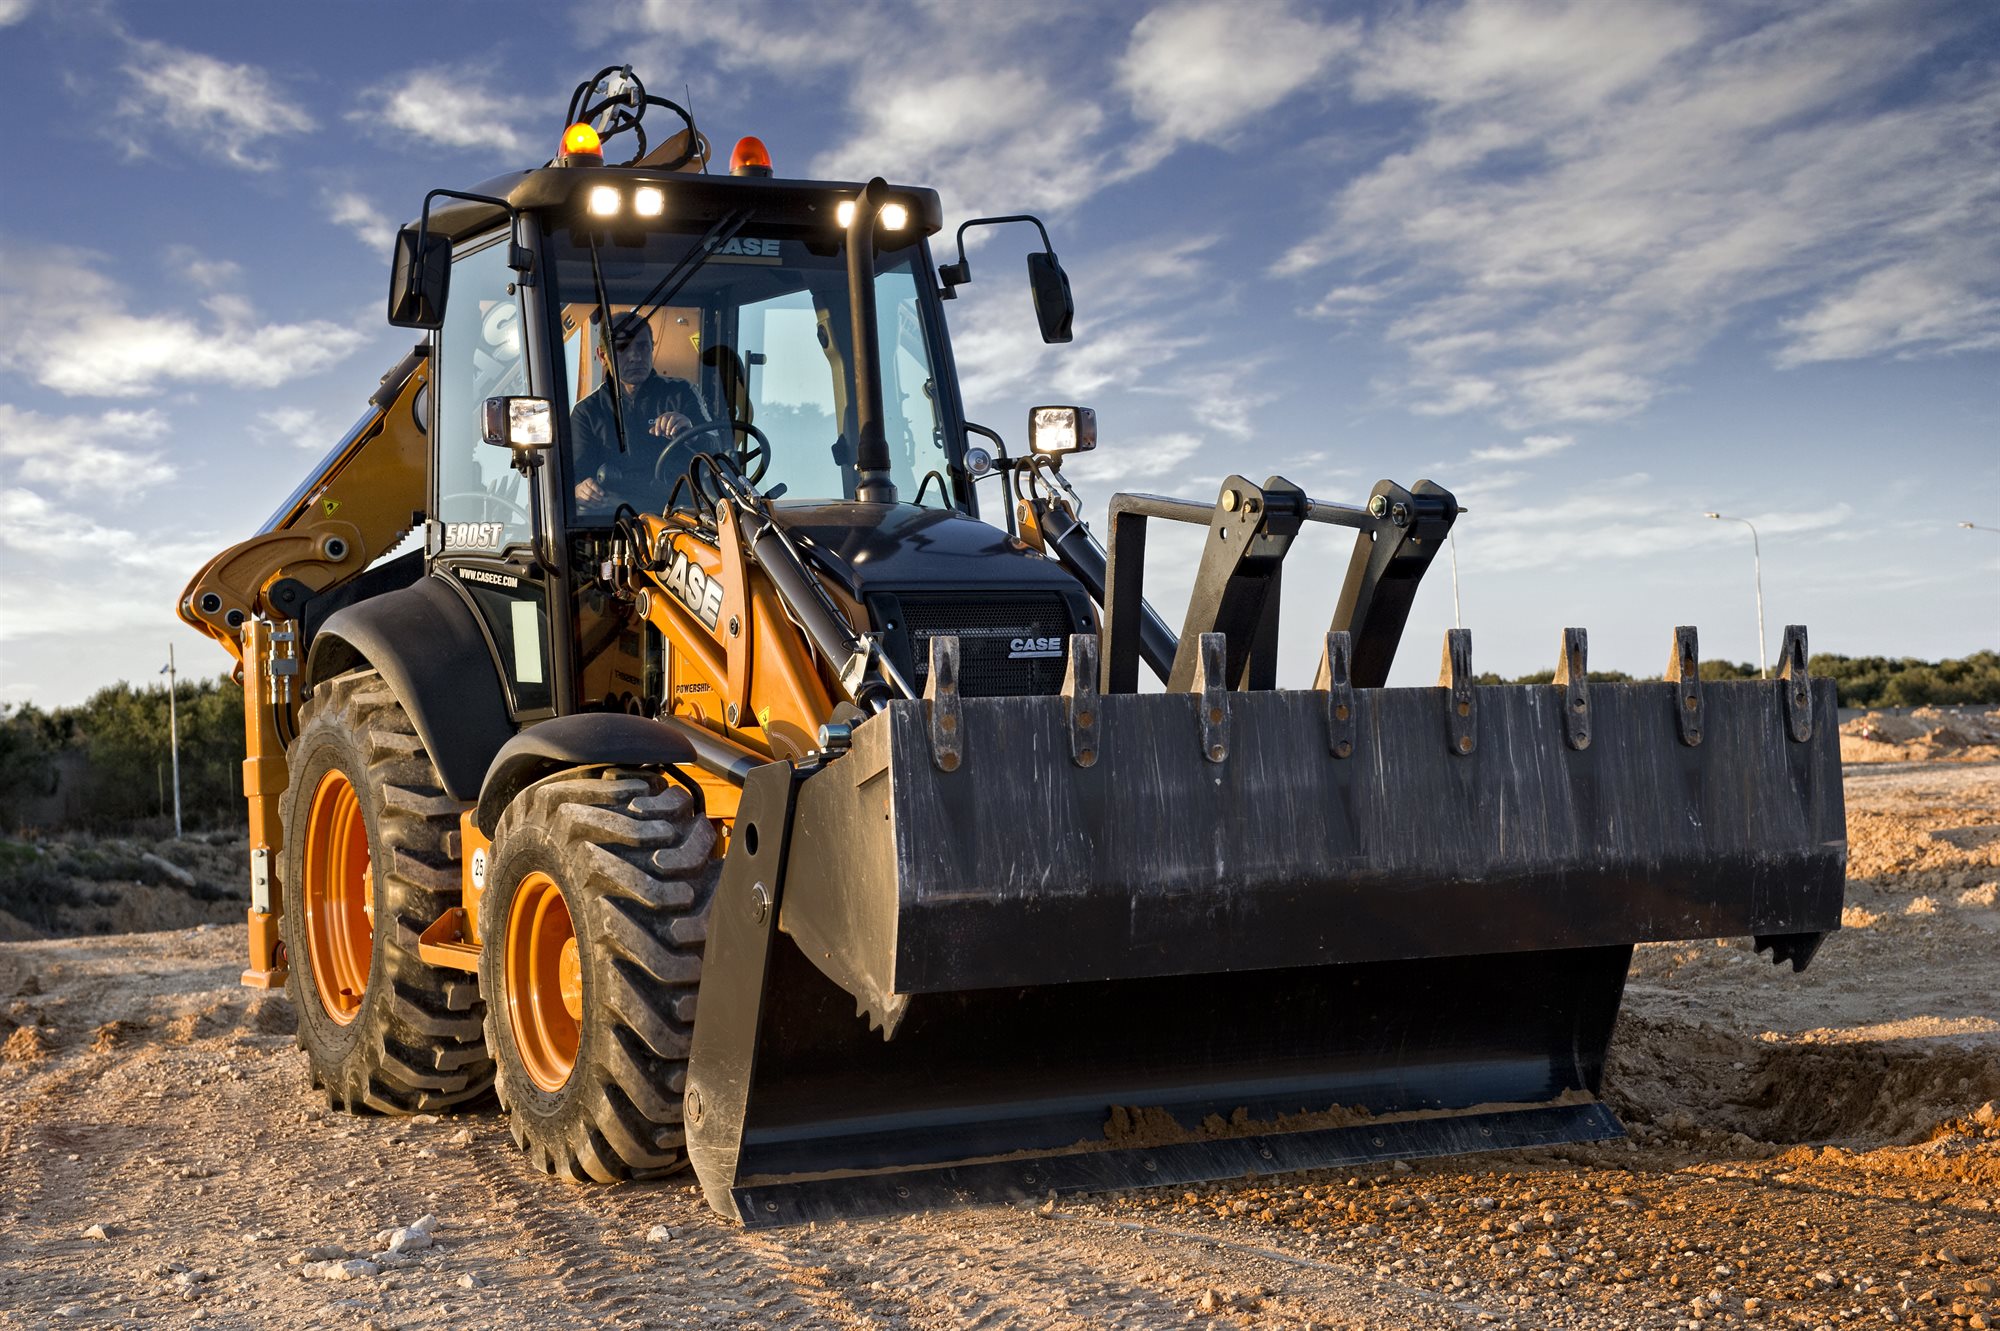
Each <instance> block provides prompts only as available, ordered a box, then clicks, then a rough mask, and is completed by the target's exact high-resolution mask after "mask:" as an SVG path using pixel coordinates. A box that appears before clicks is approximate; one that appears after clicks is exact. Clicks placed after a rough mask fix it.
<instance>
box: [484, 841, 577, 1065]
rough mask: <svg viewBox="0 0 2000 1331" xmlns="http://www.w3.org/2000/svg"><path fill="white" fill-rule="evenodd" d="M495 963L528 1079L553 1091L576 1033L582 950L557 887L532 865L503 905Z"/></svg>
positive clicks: (572, 1058) (572, 1052)
mask: <svg viewBox="0 0 2000 1331" xmlns="http://www.w3.org/2000/svg"><path fill="white" fill-rule="evenodd" d="M501 945H502V947H503V948H504V952H503V953H502V961H501V966H502V970H503V974H504V977H505V982H506V999H507V1022H508V1027H509V1032H510V1033H511V1034H512V1035H513V1037H514V1047H515V1049H517V1050H518V1051H519V1052H520V1055H521V1065H522V1067H523V1068H524V1069H525V1070H526V1071H527V1074H528V1078H529V1080H531V1081H533V1082H534V1083H535V1085H537V1086H539V1087H540V1088H541V1089H543V1090H544V1091H550V1092H554V1091H560V1090H561V1089H562V1088H563V1087H564V1085H566V1084H567V1083H568V1081H569V1077H570V1073H571V1072H573V1071H574V1070H575V1069H576V1053H577V1046H578V1043H579V1042H580V1040H581V1038H582V1034H583V958H582V953H581V951H580V950H579V949H578V947H577V941H576V926H575V923H574V921H573V920H572V919H571V918H570V913H569V902H568V901H567V900H565V899H564V897H563V892H562V888H561V887H560V886H558V885H557V883H556V880H555V879H553V878H551V877H550V876H549V875H548V874H545V873H541V872H539V871H537V872H535V873H531V874H529V875H528V876H527V877H526V878H523V879H522V880H521V885H520V887H519V888H517V889H516V890H515V892H514V900H513V902H512V903H511V904H510V905H509V908H508V911H507V929H506V935H505V937H504V938H503V939H502V940H501Z"/></svg>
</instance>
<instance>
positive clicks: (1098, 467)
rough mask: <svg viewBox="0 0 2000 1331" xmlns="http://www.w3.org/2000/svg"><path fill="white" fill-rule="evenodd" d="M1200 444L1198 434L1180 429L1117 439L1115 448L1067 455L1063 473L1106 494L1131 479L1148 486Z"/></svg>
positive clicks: (1165, 479) (1162, 481)
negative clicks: (1142, 436)
mask: <svg viewBox="0 0 2000 1331" xmlns="http://www.w3.org/2000/svg"><path fill="white" fill-rule="evenodd" d="M1201 445H1202V438H1201V436H1200V435H1197V434H1187V433H1183V432H1181V431H1171V432H1169V433H1167V434H1161V435H1154V436H1152V437H1150V438H1138V439H1120V440H1118V441H1117V447H1116V448H1107V449H1105V450H1104V451H1103V452H1101V453H1100V452H1096V451H1092V452H1089V453H1078V454H1077V455H1076V456H1075V457H1072V458H1070V459H1068V460H1067V461H1065V462H1064V463H1063V475H1064V476H1067V477H1068V478H1069V479H1070V481H1071V482H1072V483H1073V484H1075V485H1077V486H1079V487H1084V486H1095V487H1099V488H1100V489H1101V490H1102V491H1103V492H1105V493H1107V494H1108V493H1109V492H1110V491H1111V490H1112V489H1114V488H1115V487H1117V486H1119V485H1123V484H1125V483H1127V482H1130V481H1139V482H1142V483H1143V484H1144V485H1145V486H1146V487H1147V488H1153V487H1158V486H1164V485H1167V484H1168V483H1169V482H1170V480H1171V478H1172V477H1173V476H1174V475H1175V473H1176V472H1178V471H1179V470H1180V468H1181V466H1182V465H1183V464H1184V463H1186V462H1187V461H1188V460H1189V459H1190V458H1192V457H1193V456H1194V455H1195V453H1196V452H1198V451H1199V450H1200V448H1201Z"/></svg>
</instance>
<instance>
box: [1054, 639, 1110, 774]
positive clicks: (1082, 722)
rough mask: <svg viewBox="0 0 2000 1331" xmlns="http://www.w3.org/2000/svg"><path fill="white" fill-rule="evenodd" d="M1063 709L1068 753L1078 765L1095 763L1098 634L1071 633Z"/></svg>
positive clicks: (1083, 765) (1063, 687)
mask: <svg viewBox="0 0 2000 1331" xmlns="http://www.w3.org/2000/svg"><path fill="white" fill-rule="evenodd" d="M1062 698H1063V708H1064V711H1065V713H1066V715H1067V719H1068V721H1069V756H1070V758H1071V760H1072V761H1074V762H1075V763H1076V765H1077V766H1078V767H1093V766H1095V765H1096V764H1097V748H1098V742H1097V736H1098V726H1099V725H1100V724H1101V722H1100V720H1099V710H1100V709H1099V707H1098V695H1097V635H1096V634H1094V633H1072V634H1070V637H1069V668H1068V669H1067V670H1065V671H1064V672H1063V683H1062Z"/></svg>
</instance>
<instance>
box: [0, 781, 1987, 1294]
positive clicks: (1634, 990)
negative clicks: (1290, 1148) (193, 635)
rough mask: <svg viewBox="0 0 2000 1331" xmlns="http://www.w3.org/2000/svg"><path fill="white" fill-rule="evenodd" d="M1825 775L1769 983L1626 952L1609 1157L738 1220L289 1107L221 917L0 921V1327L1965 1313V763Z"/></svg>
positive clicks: (1977, 790)
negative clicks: (1799, 912)
mask: <svg viewBox="0 0 2000 1331" xmlns="http://www.w3.org/2000/svg"><path fill="white" fill-rule="evenodd" d="M1847 798H1848V810H1849V835H1850V841H1851V846H1852V860H1851V865H1850V874H1851V880H1852V881H1851V882H1850V884H1849V903H1850V905H1849V910H1848V913H1847V920H1846V924H1847V927H1846V928H1845V929H1844V930H1843V931H1841V932H1840V933H1838V934H1836V935H1834V936H1833V937H1832V938H1830V939H1829V940H1828V941H1827V943H1826V945H1825V947H1824V948H1823V949H1822V950H1821V952H1820V955H1819V957H1818V958H1817V959H1816V960H1815V961H1814V963H1813V965H1812V967H1811V969H1810V970H1808V971H1807V972H1806V973H1805V974H1803V975H1796V976H1795V975H1792V974H1790V973H1789V971H1786V972H1775V971H1774V970H1773V968H1772V967H1771V965H1770V964H1769V962H1768V961H1766V960H1765V959H1763V958H1760V957H1757V956H1755V955H1754V954H1752V953H1751V952H1750V951H1749V949H1748V947H1747V944H1745V943H1743V942H1738V941H1728V942H1722V943H1717V942H1712V941H1711V942H1705V943H1694V944H1686V945H1676V946H1654V947H1647V948H1643V949H1641V951H1640V954H1639V956H1638V958H1637V960H1636V962H1635V964H1634V968H1633V974H1632V979H1631V983H1630V987H1629V990H1628V994H1627V998H1626V1003H1625V1009H1624V1013H1623V1016H1622V1018H1621V1021H1620V1026H1619V1032H1618V1038H1617V1041H1616V1044H1615V1046H1614V1050H1613V1062H1612V1067H1611V1070H1610V1074H1609V1077H1608V1081H1607V1099H1609V1100H1610V1101H1611V1103H1612V1104H1613V1106H1614V1107H1615V1108H1616V1109H1617V1111H1618V1113H1619V1114H1620V1116H1621V1117H1622V1118H1623V1119H1624V1120H1625V1122H1626V1124H1627V1125H1628V1127H1629V1128H1630V1130H1631V1136H1630V1139H1629V1140H1627V1141H1625V1142H1621V1143H1614V1144H1610V1145H1605V1146H1596V1147H1588V1148H1562V1149H1555V1150H1547V1151H1539V1152H1533V1153H1520V1154H1512V1155H1506V1156H1484V1157H1461V1158H1459V1159H1456V1160H1449V1161H1435V1162H1420V1163H1414V1164H1407V1165H1405V1164H1397V1165H1386V1166H1381V1167H1375V1168H1369V1169H1365V1170H1359V1171H1352V1172H1350V1171H1341V1172H1338V1173H1311V1174H1299V1175H1289V1176H1284V1177H1279V1178H1274V1179H1266V1180H1259V1181H1256V1182H1253V1183H1240V1182H1239V1183H1231V1184H1220V1185H1214V1186H1209V1187H1203V1188H1196V1189H1191V1190H1189V1189H1179V1188H1175V1189H1162V1190H1156V1191H1154V1192H1151V1193H1135V1194H1127V1195H1122V1196H1100V1197H1087V1198H1081V1199H1064V1200H1062V1201H1060V1202H1058V1203H1055V1204H1053V1205H1044V1206H1027V1207H1020V1208H995V1209H988V1210H982V1211H974V1212H961V1213H954V1214H939V1215H930V1216H921V1217H908V1218H898V1219H893V1220H880V1221H856V1222H846V1223H841V1224H833V1225H820V1226H818V1227H816V1228H811V1229H806V1230H787V1231H775V1232H765V1233H758V1234H748V1233H744V1232H742V1231H740V1230H737V1229H735V1228H734V1227H732V1226H730V1225H728V1224H725V1223H724V1222H723V1221H721V1220H719V1219H717V1218H716V1217H714V1216H713V1215H711V1214H710V1213H709V1212H708V1211H707V1210H706V1208H705V1207H704V1206H703V1205H702V1203H701V1201H700V1199H699V1198H698V1197H696V1196H695V1195H693V1193H692V1191H691V1189H690V1188H689V1187H688V1186H687V1184H686V1183H685V1182H679V1181H675V1182H669V1183H662V1184H646V1185H628V1186H623V1187H617V1188H590V1189H583V1188H575V1187H570V1186H567V1185H564V1184H560V1183H557V1182H554V1181H551V1180H548V1179H545V1178H543V1177H541V1176H539V1175H530V1174H529V1173H527V1172H525V1171H524V1168H523V1166H522V1163H521V1161H520V1159H519V1158H518V1156H517V1155H516V1153H515V1151H514V1149H513V1147H512V1145H511V1143H510V1142H509V1140H508V1137H507V1133H506V1130H505V1129H504V1127H502V1125H501V1124H500V1122H499V1121H498V1120H497V1119H496V1118H494V1117H492V1116H490V1115H486V1114H477V1113H475V1114H469V1115H465V1116H459V1117H446V1118H443V1119H442V1120H438V1119H432V1118H429V1117H420V1118H417V1119H414V1120H410V1119H404V1120H397V1119H386V1118H350V1117H347V1116H345V1115H341V1114H335V1113H329V1112H327V1111H326V1110H325V1109H324V1108H323V1107H322V1106H323V1103H324V1102H323V1099H322V1098H321V1097H319V1096H317V1095H315V1094H313V1093H312V1092H311V1091H310V1090H309V1088H308V1086H307V1082H306V1071H305V1065H304V1061H303V1057H302V1056H301V1055H300V1054H298V1053H297V1052H296V1051H295V1050H294V1049H293V1047H292V1041H291V1037H290V1034H289V1031H290V1028H291V1024H292V1016H291V1013H290V1011H289V1007H288V1005H287V1003H286V1001H285V1000H284V999H283V998H282V997H281V996H276V995H269V994H263V993H257V992H253V991H249V990H245V989H241V988H238V987H237V986H236V983H235V981H236V975H237V972H238V970H239V969H240V967H241V965H242V960H241V957H242V931H241V927H240V925H227V926H218V925H200V926H197V927H194V928H190V929H182V930H178V931H174V932H156V933H148V934H130V935H123V936H104V937H84V938H70V939H59V940H51V941H28V942H13V943H4V944H0V1036H4V1037H5V1040H4V1050H0V1326H6V1327H16V1326H21V1327H28V1326H44V1325H48V1326H72V1325H92V1326H114V1325H116V1326H133V1327H139V1326H145V1327H151V1326H180V1325H184V1324H191V1323H197V1322H199V1323H204V1324H207V1325H214V1326H232V1327H234V1326H246V1327H263V1326H272V1327H276V1326H285V1327H295V1326H306V1327H319V1326H336V1325H338V1326H345V1327H408V1328H444V1327H461V1326H464V1327H529V1326H534V1327H572V1326H619V1327H640V1326H656V1327H815V1328H817V1327H827V1328H860V1327H884V1328H888V1327H909V1328H926V1329H928V1328H947V1327H982V1328H986V1327H993V1328H998V1327H1023V1328H1030V1327H1032V1328H1043V1327H1051V1328H1085V1327H1110V1328H1146V1327H1167V1326H1174V1327H1183V1326H1189V1325H1195V1326H1203V1327H1210V1326H1212V1327H1254V1328H1301V1327H1309V1326H1312V1327H1369V1328H1375V1327H1385V1328H1393V1327H1409V1328H1418V1327H1423V1328H1430V1327H1460V1326H1462V1327H1486V1326H1493V1327H1563V1328H1613V1327H1618V1328H1623V1327H1648V1328H1650V1327H1658V1328H1667V1327H1675V1328H1682V1327H1693V1326H1695V1325H1696V1324H1702V1325H1708V1324H1725V1325H1730V1326H1737V1325H1746V1324H1747V1325H1763V1324H1771V1325H1774V1326H1778V1327H1803V1328H1820V1327H1828V1328H1832V1327H1846V1326H1850V1325H1852V1326H1857V1327H1873V1326H1883V1325H1894V1326H1929V1327H1941V1328H1953V1331H1957V1329H1958V1328H1966V1329H1968V1331H1982V1328H1985V1327H1987V1326H1988V1325H1989V1324H1991V1325H1994V1326H1996V1327H2000V1295H1996V1293H1995V1289H1996V1283H1995V1282H1996V1281H2000V1109H1997V1108H1996V1101H2000V997H1996V995H2000V902H1996V893H2000V764H1976V763H1931V764H1923V765H1915V764H1909V765H1893V764H1892V765H1882V766H1871V767H1857V768H1852V769H1850V770H1849V774H1848V782H1847ZM239 918H240V917H239ZM426 1217H430V1218H432V1219H430V1220H428V1221H426V1220H425V1218H426ZM419 1222H423V1223H419ZM398 1227H411V1231H412V1232H411V1233H408V1234H406V1235H404V1237H403V1242H402V1245H401V1250H400V1251H399V1252H398V1253H397V1254H396V1255H395V1257H394V1258H393V1259H391V1261H390V1262H389V1263H387V1264H385V1265H383V1266H382V1269H381V1270H380V1271H379V1272H378V1273H377V1274H374V1275H357V1276H354V1277H353V1278H349V1279H340V1278H338V1277H339V1276H341V1275H342V1274H343V1273H344V1271H345V1270H346V1268H343V1267H342V1266H341V1263H342V1261H343V1260H346V1259H349V1258H353V1257H363V1258H365V1257H370V1256H371V1255H372V1254H375V1253H378V1252H380V1251H382V1250H383V1249H384V1248H387V1247H390V1246H391V1244H392V1242H393V1236H392V1235H391V1234H389V1233H388V1231H391V1230H394V1229H396V1228H398ZM100 1235H101V1237H100Z"/></svg>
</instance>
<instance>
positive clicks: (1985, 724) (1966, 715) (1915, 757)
mask: <svg viewBox="0 0 2000 1331" xmlns="http://www.w3.org/2000/svg"><path fill="white" fill-rule="evenodd" d="M1840 760H1841V761H1842V762H1844V763H1909V762H1937V761H1944V762H1994V761H1996V760H2000V708H1996V709H1994V710H1992V711H1987V712H1946V711H1942V710H1940V709H1938V708H1936V707H1919V708H1917V709H1916V710H1915V711H1913V712H1909V713H1907V714H1905V713H1896V712H1870V713H1868V714H1867V715H1866V716H1857V717H1855V718H1854V719H1853V720H1852V721H1849V722H1848V723H1847V724H1846V725H1844V726H1842V727H1841V728H1840Z"/></svg>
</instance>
